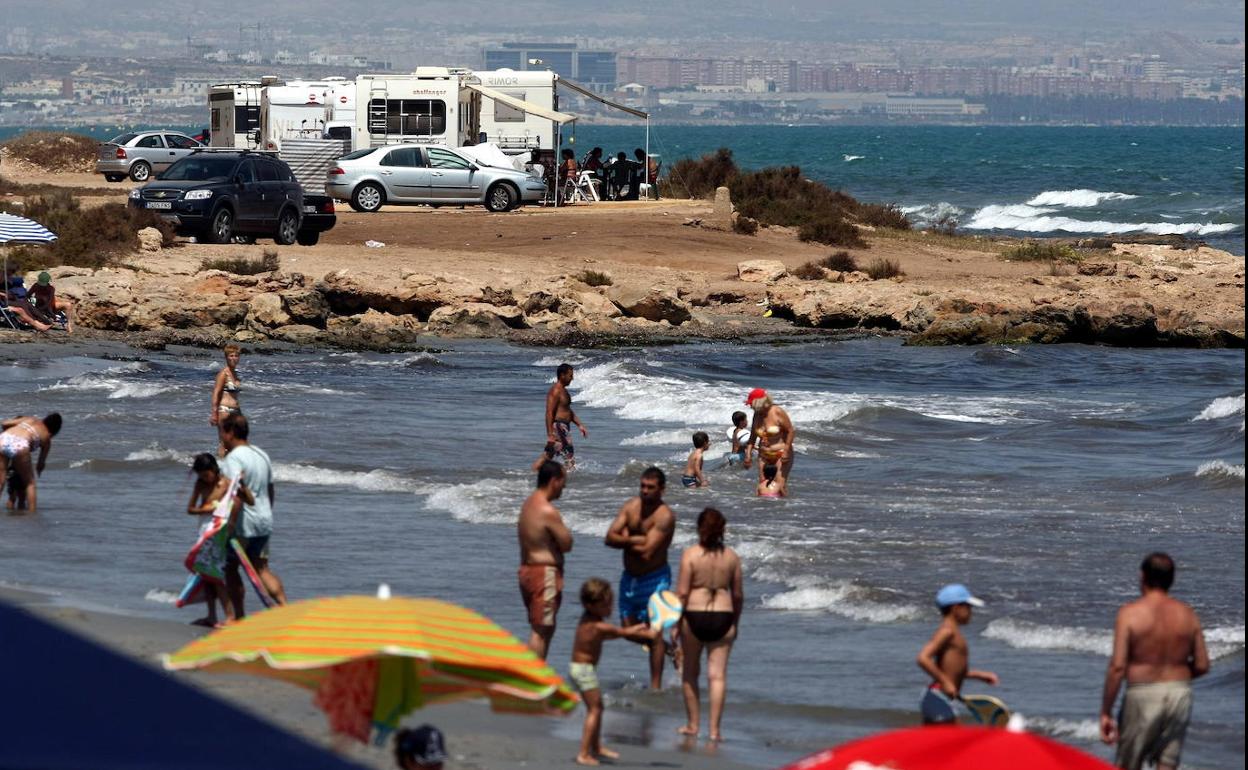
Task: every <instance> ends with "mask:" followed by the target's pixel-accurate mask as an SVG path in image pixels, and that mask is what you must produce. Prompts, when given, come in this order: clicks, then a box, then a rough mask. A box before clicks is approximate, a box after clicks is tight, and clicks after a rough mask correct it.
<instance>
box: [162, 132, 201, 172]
mask: <svg viewBox="0 0 1248 770" xmlns="http://www.w3.org/2000/svg"><path fill="white" fill-rule="evenodd" d="M164 137H165V147H166V149H167V153H166V154H165V157H164V160H163V161H161V164H160V165H159V166H156V168H157V170H159V171H163V170H164V169H166V168H168V167H169V166H170V165H171V164H173V163H174V162H175V161H178V160H180V159H182V158H185V157H186V156H187V155H190V154H191V150H193V149H195V148H196V147H199V146H200V144H199V142H197V141H195V140H194V139H192V138H190V137H189V136H183V135H182V134H165V135H164Z"/></svg>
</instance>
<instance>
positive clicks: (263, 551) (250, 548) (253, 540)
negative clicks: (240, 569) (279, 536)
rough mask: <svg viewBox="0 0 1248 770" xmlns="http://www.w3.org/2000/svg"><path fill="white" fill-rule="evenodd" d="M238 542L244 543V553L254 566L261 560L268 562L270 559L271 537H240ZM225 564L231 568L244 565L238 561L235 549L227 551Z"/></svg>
mask: <svg viewBox="0 0 1248 770" xmlns="http://www.w3.org/2000/svg"><path fill="white" fill-rule="evenodd" d="M238 541H239V542H240V543H242V545H243V552H244V553H246V554H247V561H249V562H251V563H252V565H253V566H254V565H255V563H256V562H257V561H260V560H261V559H264V560H266V561H267V560H268V558H269V536H268V535H254V536H252V537H246V538H245V537H239V538H238ZM225 563H226V565H228V566H231V567H237V566H239V565H240V564H242V562H240V561H239V560H238V554H236V553H234V549H233V548H231V549H229V550H228V551H226V553H225Z"/></svg>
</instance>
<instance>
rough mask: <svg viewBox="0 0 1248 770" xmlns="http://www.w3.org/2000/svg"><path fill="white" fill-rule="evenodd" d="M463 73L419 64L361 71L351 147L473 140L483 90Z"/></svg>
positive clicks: (452, 144)
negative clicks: (401, 69)
mask: <svg viewBox="0 0 1248 770" xmlns="http://www.w3.org/2000/svg"><path fill="white" fill-rule="evenodd" d="M467 78H468V76H466V75H465V74H464V73H463V72H460V71H452V70H449V69H447V68H445V67H418V68H417V69H416V71H415V72H414V73H412V74H410V75H360V76H359V77H358V78H356V80H355V106H356V109H355V135H354V136H353V137H352V138H351V140H352V142H351V143H352V147H353V148H354V149H357V150H360V149H364V148H366V147H380V146H382V145H386V144H394V143H396V142H420V143H425V144H444V145H447V146H450V147H459V146H461V145H463V144H464V143H465V142H466V141H472V142H474V143H475V142H476V139H477V133H478V131H479V127H478V125H479V124H478V116H479V110H480V105H481V96H480V94H479V93H477V92H476V91H474V90H473V89H471V88H468V87H467V86H466V85H465V82H464V81H465V80H466V79H467Z"/></svg>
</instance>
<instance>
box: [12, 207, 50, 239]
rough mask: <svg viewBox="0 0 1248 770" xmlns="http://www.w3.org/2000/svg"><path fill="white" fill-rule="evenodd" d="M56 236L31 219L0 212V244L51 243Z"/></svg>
mask: <svg viewBox="0 0 1248 770" xmlns="http://www.w3.org/2000/svg"><path fill="white" fill-rule="evenodd" d="M55 240H56V235H55V234H54V233H53V232H52V231H51V230H49V229H48V228H46V227H44V226H43V225H41V224H39V223H38V222H36V221H35V220H33V219H27V218H26V217H19V216H18V215H16V214H7V213H4V212H0V244H10V243H51V242H52V241H55Z"/></svg>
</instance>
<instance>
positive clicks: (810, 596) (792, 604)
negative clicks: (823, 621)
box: [763, 582, 923, 623]
mask: <svg viewBox="0 0 1248 770" xmlns="http://www.w3.org/2000/svg"><path fill="white" fill-rule="evenodd" d="M868 594H869V592H868V591H867V589H864V588H861V587H859V586H855V585H853V584H852V583H848V582H839V583H834V584H832V585H823V586H813V585H812V586H805V587H801V588H794V589H792V590H789V591H785V592H783V593H778V594H772V595H771V596H766V597H764V598H763V606H764V607H766V608H767V609H771V610H795V611H805V612H811V611H822V612H831V613H833V614H836V615H840V616H842V617H846V618H849V619H850V620H861V621H865V622H868V623H897V622H901V621H906V620H918V619H919V618H921V617H923V611H922V610H921V609H920V608H919V607H916V606H914V605H910V604H889V603H887V602H880V601H876V600H873V599H870V598H868Z"/></svg>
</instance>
